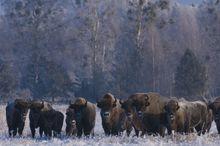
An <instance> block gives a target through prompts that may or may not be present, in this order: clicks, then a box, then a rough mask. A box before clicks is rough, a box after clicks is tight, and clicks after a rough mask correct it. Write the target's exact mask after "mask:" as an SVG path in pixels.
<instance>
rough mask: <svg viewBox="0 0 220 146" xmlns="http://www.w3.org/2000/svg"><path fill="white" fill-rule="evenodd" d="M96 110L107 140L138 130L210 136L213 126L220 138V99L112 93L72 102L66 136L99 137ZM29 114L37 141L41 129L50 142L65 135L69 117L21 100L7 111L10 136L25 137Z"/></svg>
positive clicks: (45, 105)
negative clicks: (96, 130) (208, 100)
mask: <svg viewBox="0 0 220 146" xmlns="http://www.w3.org/2000/svg"><path fill="white" fill-rule="evenodd" d="M96 107H98V108H99V109H100V116H101V119H102V127H103V130H104V133H105V135H107V136H109V135H121V134H122V133H123V132H124V131H126V134H127V136H129V135H130V133H131V131H132V130H134V132H135V135H136V136H137V137H138V136H144V135H160V136H164V135H165V134H166V131H167V134H168V135H170V134H172V133H173V132H175V133H180V134H188V133H191V132H197V133H198V135H201V134H205V133H206V132H209V130H210V128H211V124H212V121H213V120H214V121H215V123H216V127H217V130H218V133H220V98H216V99H215V100H214V101H213V102H207V101H205V100H203V101H186V100H184V99H177V98H166V97H163V96H161V95H160V94H158V93H152V92H149V93H136V94H133V95H131V96H130V97H128V98H127V99H125V100H120V99H118V98H116V97H114V96H113V95H112V94H110V93H107V94H106V95H104V96H103V97H102V98H100V99H99V100H98V101H97V104H93V103H91V102H89V101H87V100H86V99H85V98H77V99H76V100H75V101H71V102H70V103H69V106H68V108H67V110H66V119H65V122H66V135H67V136H77V137H81V136H82V135H84V136H94V127H95V121H96V120H95V119H96ZM28 110H30V112H29V120H30V131H31V134H32V137H33V138H34V137H35V133H36V129H37V128H39V134H40V136H41V137H42V136H43V134H44V135H45V136H46V137H52V136H54V137H58V136H59V135H60V134H61V131H62V127H63V122H64V115H63V114H62V113H61V112H60V111H56V110H55V109H54V108H53V107H52V106H51V104H50V103H48V102H46V101H42V100H31V101H30V100H25V99H16V100H14V101H13V102H11V103H8V104H7V106H6V119H7V125H8V133H9V136H15V135H16V134H17V133H18V134H19V135H22V132H23V129H24V125H25V120H26V116H27V114H28Z"/></svg>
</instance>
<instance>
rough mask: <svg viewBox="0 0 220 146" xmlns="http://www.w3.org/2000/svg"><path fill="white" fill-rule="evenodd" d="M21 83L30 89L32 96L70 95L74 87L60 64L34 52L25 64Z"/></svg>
mask: <svg viewBox="0 0 220 146" xmlns="http://www.w3.org/2000/svg"><path fill="white" fill-rule="evenodd" d="M22 85H23V88H28V89H30V91H31V93H32V96H33V97H34V98H42V97H52V98H54V97H57V96H60V97H63V96H70V95H69V94H70V93H73V92H74V89H75V84H74V82H72V80H71V79H70V78H69V75H68V74H67V72H66V70H65V69H64V68H63V67H62V66H61V65H59V64H57V63H55V62H54V61H50V60H47V59H46V58H45V57H43V56H39V55H36V54H34V55H33V57H32V60H31V61H30V63H29V65H28V66H27V70H26V73H25V74H24V75H23V79H22Z"/></svg>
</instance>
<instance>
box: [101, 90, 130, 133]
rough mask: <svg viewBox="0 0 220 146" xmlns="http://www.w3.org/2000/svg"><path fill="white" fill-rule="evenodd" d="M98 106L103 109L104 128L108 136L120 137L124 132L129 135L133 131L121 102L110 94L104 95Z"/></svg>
mask: <svg viewBox="0 0 220 146" xmlns="http://www.w3.org/2000/svg"><path fill="white" fill-rule="evenodd" d="M97 106H98V107H99V108H100V109H101V112H100V114H101V118H102V127H103V129H104V131H105V134H106V135H118V134H120V133H122V132H123V131H124V130H126V131H127V135H129V134H130V132H131V130H132V126H131V123H130V122H129V121H128V119H127V117H126V114H125V111H124V110H123V109H122V108H121V105H120V103H119V101H118V100H117V99H116V98H115V97H114V96H113V95H112V94H110V93H108V94H106V95H104V97H103V98H102V99H100V100H99V101H97Z"/></svg>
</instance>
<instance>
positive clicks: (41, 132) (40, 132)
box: [39, 127, 44, 137]
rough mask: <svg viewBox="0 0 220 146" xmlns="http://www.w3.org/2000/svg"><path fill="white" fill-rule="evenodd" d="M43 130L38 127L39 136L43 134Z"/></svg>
mask: <svg viewBox="0 0 220 146" xmlns="http://www.w3.org/2000/svg"><path fill="white" fill-rule="evenodd" d="M43 131H44V130H43V128H42V127H40V128H39V134H40V137H42V136H43Z"/></svg>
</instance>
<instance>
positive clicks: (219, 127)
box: [216, 124, 220, 134]
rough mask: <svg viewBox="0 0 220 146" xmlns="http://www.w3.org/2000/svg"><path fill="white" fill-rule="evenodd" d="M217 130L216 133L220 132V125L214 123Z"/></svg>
mask: <svg viewBox="0 0 220 146" xmlns="http://www.w3.org/2000/svg"><path fill="white" fill-rule="evenodd" d="M216 127H217V130H218V134H220V125H219V124H216Z"/></svg>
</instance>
